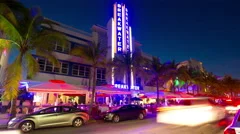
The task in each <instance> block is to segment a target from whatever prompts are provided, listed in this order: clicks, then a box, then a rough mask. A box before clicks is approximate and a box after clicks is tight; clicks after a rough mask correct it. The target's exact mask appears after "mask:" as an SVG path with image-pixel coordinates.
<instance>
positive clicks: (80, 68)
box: [72, 64, 90, 78]
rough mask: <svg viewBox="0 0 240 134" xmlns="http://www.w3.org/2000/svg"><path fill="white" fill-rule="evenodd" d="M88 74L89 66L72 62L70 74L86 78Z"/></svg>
mask: <svg viewBox="0 0 240 134" xmlns="http://www.w3.org/2000/svg"><path fill="white" fill-rule="evenodd" d="M89 74H90V67H89V66H84V65H77V64H73V68H72V75H74V76H80V77H87V78H88V77H89Z"/></svg>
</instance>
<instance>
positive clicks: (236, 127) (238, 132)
mask: <svg viewBox="0 0 240 134" xmlns="http://www.w3.org/2000/svg"><path fill="white" fill-rule="evenodd" d="M224 134H240V110H238V112H237V113H236V114H235V116H234V118H233V120H232V123H231V124H230V125H229V126H228V127H227V128H226V129H225V130H224Z"/></svg>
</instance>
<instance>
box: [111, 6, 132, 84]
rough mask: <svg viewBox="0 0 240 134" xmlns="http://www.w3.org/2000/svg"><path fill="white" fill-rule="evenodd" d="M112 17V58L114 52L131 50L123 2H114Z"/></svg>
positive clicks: (130, 35) (125, 9) (126, 13)
mask: <svg viewBox="0 0 240 134" xmlns="http://www.w3.org/2000/svg"><path fill="white" fill-rule="evenodd" d="M113 8H114V9H113V13H114V15H113V18H112V20H111V26H112V27H111V29H112V31H111V35H112V38H111V45H112V53H111V56H112V59H113V58H114V57H115V55H116V54H123V53H127V52H130V53H131V52H132V50H133V46H132V30H131V27H130V25H129V16H128V15H129V14H128V9H127V7H126V5H125V4H123V3H119V2H116V3H115V4H114V6H113ZM112 84H115V83H114V69H112ZM131 88H133V89H134V88H136V87H135V86H133V72H132V71H131Z"/></svg>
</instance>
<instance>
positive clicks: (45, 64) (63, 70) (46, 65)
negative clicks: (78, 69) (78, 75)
mask: <svg viewBox="0 0 240 134" xmlns="http://www.w3.org/2000/svg"><path fill="white" fill-rule="evenodd" d="M37 60H38V64H39V70H40V71H42V72H50V73H57V74H68V70H69V64H68V63H65V62H60V66H59V67H55V66H53V65H52V63H50V62H49V61H47V60H46V59H43V58H37Z"/></svg>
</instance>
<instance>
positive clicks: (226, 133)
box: [224, 128, 236, 134]
mask: <svg viewBox="0 0 240 134" xmlns="http://www.w3.org/2000/svg"><path fill="white" fill-rule="evenodd" d="M224 134H236V131H235V130H234V129H232V128H228V129H226V130H225V131H224Z"/></svg>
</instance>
